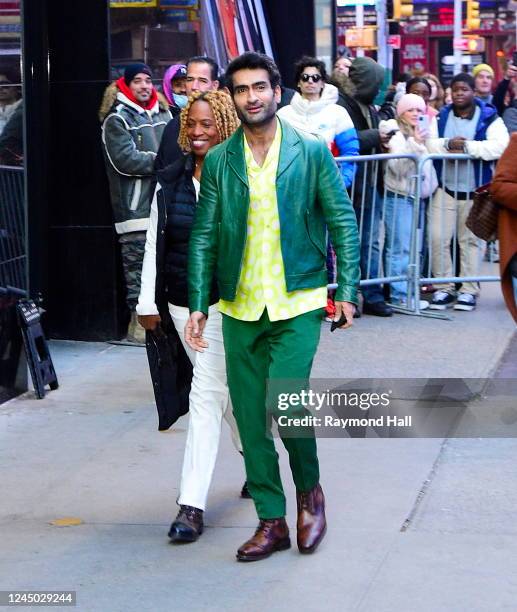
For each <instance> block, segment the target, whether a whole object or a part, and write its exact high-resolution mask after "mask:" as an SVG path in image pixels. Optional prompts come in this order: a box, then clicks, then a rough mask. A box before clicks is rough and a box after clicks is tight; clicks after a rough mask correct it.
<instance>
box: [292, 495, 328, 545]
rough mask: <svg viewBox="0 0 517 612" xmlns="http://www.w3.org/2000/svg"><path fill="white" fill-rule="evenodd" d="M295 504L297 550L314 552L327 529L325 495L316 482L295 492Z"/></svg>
mask: <svg viewBox="0 0 517 612" xmlns="http://www.w3.org/2000/svg"><path fill="white" fill-rule="evenodd" d="M296 505H297V507H298V522H297V524H296V528H297V531H298V537H297V540H298V550H299V551H300V552H301V553H302V554H306V555H308V554H310V553H312V552H314V551H315V550H316V548H317V546H318V544H319V543H320V542H321V540H323V537H324V535H325V532H326V531H327V520H326V519H325V496H324V495H323V491H322V489H321V486H320V485H319V484H317V485H316V486H315V487H314V488H313V489H311V490H310V491H306V492H303V493H302V492H300V491H297V492H296Z"/></svg>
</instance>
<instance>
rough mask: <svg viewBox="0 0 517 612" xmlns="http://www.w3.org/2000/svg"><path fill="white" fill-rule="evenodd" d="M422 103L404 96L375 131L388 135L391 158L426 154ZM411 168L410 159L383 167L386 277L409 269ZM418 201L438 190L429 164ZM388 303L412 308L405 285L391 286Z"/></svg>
mask: <svg viewBox="0 0 517 612" xmlns="http://www.w3.org/2000/svg"><path fill="white" fill-rule="evenodd" d="M425 111H426V104H425V101H424V99H423V98H422V97H421V96H419V95H416V94H413V93H408V94H404V95H403V96H402V97H401V98H400V100H399V101H398V103H397V119H396V120H395V119H389V120H388V121H381V122H380V124H379V131H380V132H381V133H385V134H389V135H391V138H390V140H389V142H388V146H387V149H388V151H389V153H392V154H394V155H408V154H409V155H416V156H418V157H422V156H423V155H426V154H427V149H426V146H425V141H426V139H427V138H428V137H429V131H428V128H425V127H422V126H421V125H419V124H420V117H423V116H424V115H425ZM415 170H416V168H415V164H414V162H413V160H412V159H407V158H403V157H400V158H395V159H389V160H388V161H387V162H386V165H385V174H384V186H385V190H386V192H385V193H386V198H385V203H384V219H385V223H386V243H385V247H384V270H385V273H386V275H387V276H406V275H407V273H408V266H409V252H410V247H411V231H412V226H413V222H414V219H413V215H414V214H415V199H414V187H415ZM422 172H423V176H422V179H423V180H422V187H421V197H422V199H425V198H428V197H429V196H430V195H431V194H432V193H433V192H434V191H435V190H436V188H437V187H438V180H437V178H436V172H435V170H434V167H433V165H432V164H431V163H428V164H425V165H424V167H423V170H422ZM390 291H391V302H392V304H394V305H397V306H405V307H408V306H409V307H410V308H413V306H414V304H412V303H408V286H407V282H406V281H396V282H392V283H391V286H390ZM428 306H429V304H428V302H426V301H424V300H421V301H420V309H424V308H427V307H428Z"/></svg>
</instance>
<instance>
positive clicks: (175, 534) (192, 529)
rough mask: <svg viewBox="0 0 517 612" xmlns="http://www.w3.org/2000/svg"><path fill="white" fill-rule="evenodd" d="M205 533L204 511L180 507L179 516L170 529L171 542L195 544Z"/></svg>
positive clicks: (191, 507) (190, 507)
mask: <svg viewBox="0 0 517 612" xmlns="http://www.w3.org/2000/svg"><path fill="white" fill-rule="evenodd" d="M202 533H203V510H200V509H199V508H194V506H180V511H179V512H178V516H177V517H176V518H175V520H174V523H172V525H171V528H170V529H169V538H170V539H171V542H195V541H196V540H197V539H198V538H199V536H200V535H201V534H202Z"/></svg>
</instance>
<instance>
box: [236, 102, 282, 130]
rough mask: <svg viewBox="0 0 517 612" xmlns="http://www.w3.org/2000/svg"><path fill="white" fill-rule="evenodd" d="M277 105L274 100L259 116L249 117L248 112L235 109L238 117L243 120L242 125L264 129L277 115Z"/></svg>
mask: <svg viewBox="0 0 517 612" xmlns="http://www.w3.org/2000/svg"><path fill="white" fill-rule="evenodd" d="M277 106H278V105H277V103H276V102H275V101H274V100H273V101H272V102H271V103H270V104H268V105H267V106H265V107H264V108H263V110H262V112H261V113H259V114H258V116H255V115H248V114H247V113H246V111H242V110H241V109H240V108H237V106H236V107H235V110H236V111H237V116H238V117H239V119H240V120H241V123H243V124H244V125H247V126H249V127H262V126H264V125H267V124H268V123H270V122H271V120H272V119H273V118H274V117H275V115H276V109H277Z"/></svg>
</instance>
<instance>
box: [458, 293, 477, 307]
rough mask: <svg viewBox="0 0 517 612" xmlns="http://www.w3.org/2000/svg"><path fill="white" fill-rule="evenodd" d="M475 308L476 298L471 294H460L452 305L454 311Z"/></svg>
mask: <svg viewBox="0 0 517 612" xmlns="http://www.w3.org/2000/svg"><path fill="white" fill-rule="evenodd" d="M475 307H476V296H475V295H472V293H460V294H459V296H458V299H457V300H456V304H454V310H474V308H475Z"/></svg>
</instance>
